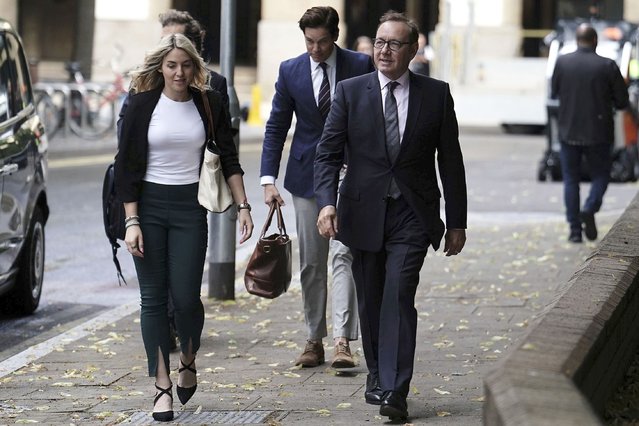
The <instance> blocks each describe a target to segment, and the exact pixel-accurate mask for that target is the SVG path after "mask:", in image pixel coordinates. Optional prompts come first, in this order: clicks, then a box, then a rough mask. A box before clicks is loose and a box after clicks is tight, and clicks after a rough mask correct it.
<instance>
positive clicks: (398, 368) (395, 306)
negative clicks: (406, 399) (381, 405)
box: [351, 197, 430, 396]
mask: <svg viewBox="0 0 639 426" xmlns="http://www.w3.org/2000/svg"><path fill="white" fill-rule="evenodd" d="M429 245H430V241H429V238H428V235H427V234H426V231H425V230H424V227H423V225H422V224H421V223H420V222H419V220H418V219H417V216H416V215H415V213H414V212H413V210H412V208H411V207H410V206H409V205H408V204H407V203H406V201H405V200H404V198H403V197H399V198H398V199H397V200H393V199H390V200H389V201H388V205H387V207H386V219H385V224H384V242H383V246H382V249H381V250H380V251H377V252H371V251H365V250H358V249H354V248H351V251H352V253H353V275H354V277H355V285H356V287H357V303H358V306H359V317H360V323H361V331H362V346H363V348H364V357H365V358H366V365H367V367H368V370H369V373H370V374H371V375H372V376H377V377H379V383H380V387H381V389H382V390H383V391H390V390H394V391H397V392H400V393H401V394H403V395H404V396H407V395H408V391H409V386H410V381H411V378H412V376H413V363H414V358H415V346H416V339H417V310H416V309H415V293H416V291H417V285H418V284H419V272H420V270H421V268H422V265H423V263H424V258H425V257H426V253H427V251H428V246H429Z"/></svg>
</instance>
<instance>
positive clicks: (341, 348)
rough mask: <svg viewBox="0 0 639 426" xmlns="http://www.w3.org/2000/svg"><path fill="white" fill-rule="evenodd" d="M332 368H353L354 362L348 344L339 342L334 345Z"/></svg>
mask: <svg viewBox="0 0 639 426" xmlns="http://www.w3.org/2000/svg"><path fill="white" fill-rule="evenodd" d="M331 367H332V368H353V367H355V361H354V360H353V355H351V348H350V346H348V342H339V343H337V345H335V355H333V363H332V364H331Z"/></svg>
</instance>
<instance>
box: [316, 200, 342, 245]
mask: <svg viewBox="0 0 639 426" xmlns="http://www.w3.org/2000/svg"><path fill="white" fill-rule="evenodd" d="M317 230H318V231H319V233H320V235H321V236H322V237H324V238H334V237H335V235H337V211H336V210H335V206H325V207H323V208H322V210H320V212H319V216H318V217H317Z"/></svg>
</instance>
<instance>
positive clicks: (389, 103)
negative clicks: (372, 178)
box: [384, 81, 401, 199]
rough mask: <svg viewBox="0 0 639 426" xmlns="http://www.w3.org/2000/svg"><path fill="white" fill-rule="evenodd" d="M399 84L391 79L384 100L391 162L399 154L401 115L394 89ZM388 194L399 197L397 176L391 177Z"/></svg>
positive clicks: (387, 150)
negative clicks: (398, 112)
mask: <svg viewBox="0 0 639 426" xmlns="http://www.w3.org/2000/svg"><path fill="white" fill-rule="evenodd" d="M398 85H399V83H398V82H396V81H391V82H390V83H388V84H387V85H386V87H387V89H388V93H386V100H385V101H384V120H385V121H386V152H387V153H388V158H389V159H390V161H391V163H395V160H396V159H397V155H398V154H399V147H400V145H399V117H398V115H397V100H396V99H395V95H394V94H393V91H394V90H395V88H396V87H397V86H398ZM388 195H389V196H390V197H391V198H394V199H397V198H398V197H399V196H400V195H401V192H400V190H399V188H398V187H397V183H396V182H395V178H391V182H390V187H389V188H388Z"/></svg>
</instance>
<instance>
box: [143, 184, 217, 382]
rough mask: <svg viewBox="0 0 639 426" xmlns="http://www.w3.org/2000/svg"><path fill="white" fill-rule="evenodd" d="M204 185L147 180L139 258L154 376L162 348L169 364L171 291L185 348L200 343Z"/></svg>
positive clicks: (145, 335) (205, 239) (145, 327)
mask: <svg viewBox="0 0 639 426" xmlns="http://www.w3.org/2000/svg"><path fill="white" fill-rule="evenodd" d="M197 189H198V184H197V183H194V184H190V185H160V184H156V183H150V182H144V183H143V186H142V195H141V197H140V201H139V203H138V215H139V216H140V226H141V229H142V237H143V241H144V258H140V257H134V258H133V259H134V262H135V269H136V271H137V275H138V282H139V284H140V300H141V302H140V306H141V313H140V323H141V327H142V339H143V340H144V348H145V350H146V355H147V357H148V364H149V376H151V377H154V376H155V375H156V372H157V365H158V364H157V363H158V359H157V358H158V348H159V349H160V351H161V352H162V355H163V358H164V364H165V365H166V371H167V372H168V371H170V368H169V350H170V349H169V348H170V340H169V317H168V314H167V303H168V297H169V292H170V293H171V296H172V298H173V304H174V306H175V324H176V328H177V332H178V336H179V338H180V346H181V350H182V352H185V353H186V352H188V348H189V343H190V344H191V345H192V351H193V353H196V352H197V351H198V349H199V347H200V336H201V334H202V328H203V327H204V307H203V306H202V301H201V299H200V287H201V285H202V273H203V270H204V261H205V258H206V247H207V242H208V235H207V233H208V228H207V222H206V214H207V212H206V210H205V209H204V208H203V207H202V206H200V205H199V203H198V202H197Z"/></svg>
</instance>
